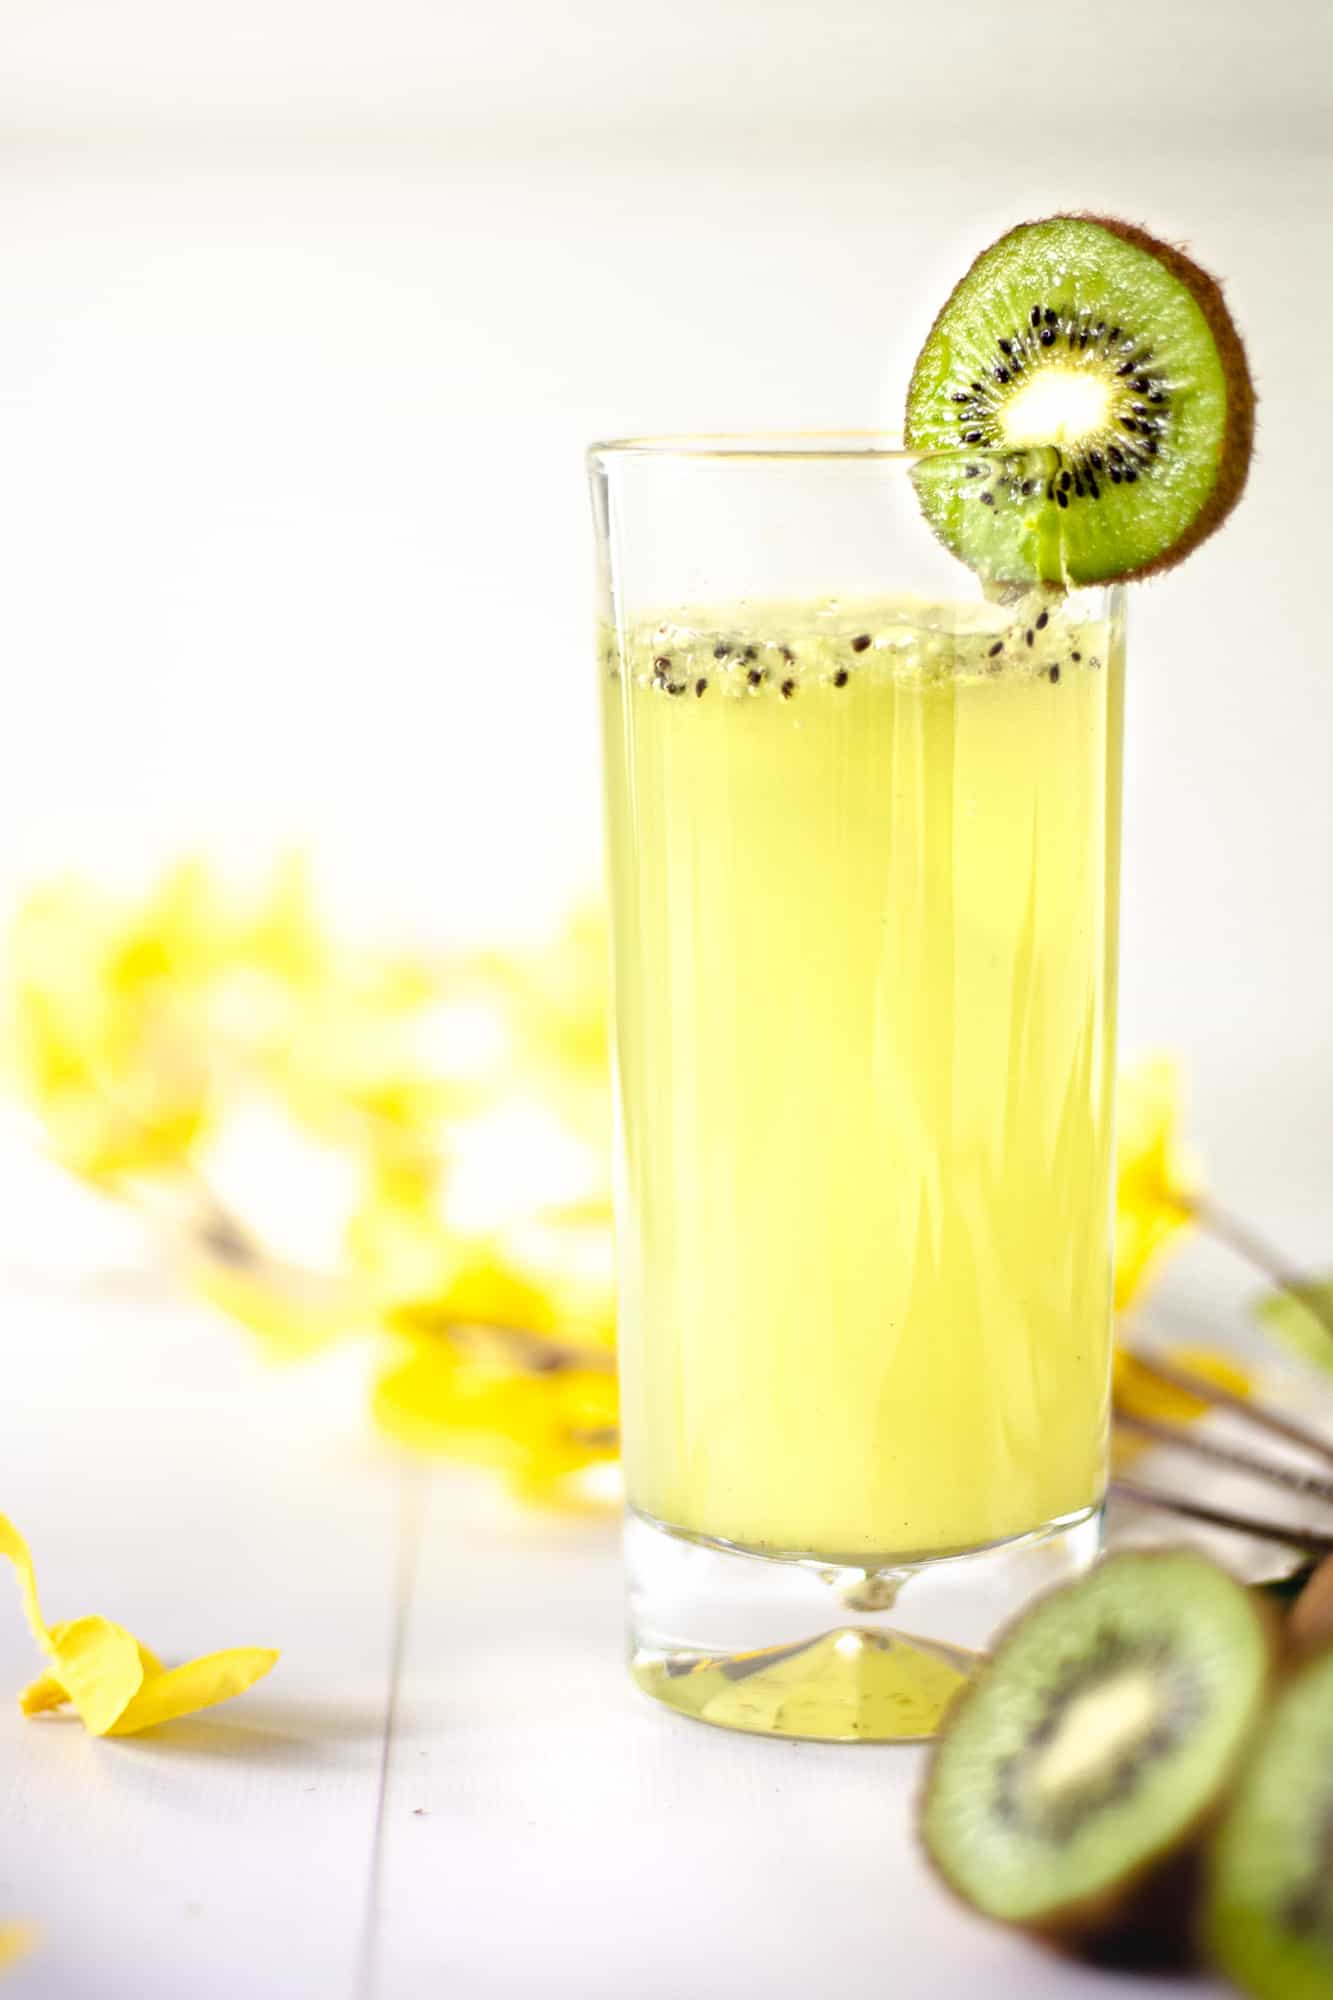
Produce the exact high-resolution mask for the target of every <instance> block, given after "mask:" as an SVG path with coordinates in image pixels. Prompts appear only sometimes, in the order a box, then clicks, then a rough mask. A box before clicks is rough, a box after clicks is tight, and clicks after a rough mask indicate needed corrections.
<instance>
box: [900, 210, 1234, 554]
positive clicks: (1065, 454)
mask: <svg viewBox="0 0 1333 2000" xmlns="http://www.w3.org/2000/svg"><path fill="white" fill-rule="evenodd" d="M905 437H906V442H907V444H908V445H909V446H910V447H912V448H913V449H916V450H920V451H922V452H923V453H943V454H945V456H944V457H941V458H938V459H932V458H924V459H923V460H922V461H921V462H920V463H919V464H918V465H917V466H916V467H914V469H913V470H914V478H915V482H916V486H917V492H918V496H919V498H920V500H921V504H922V507H923V509H924V511H925V514H926V517H927V519H928V520H929V522H930V524H931V526H932V527H933V528H934V530H935V532H936V533H937V535H938V536H939V537H940V539H941V540H942V541H943V542H945V543H946V544H947V546H948V547H949V548H950V549H952V550H953V552H954V553H955V554H956V555H958V556H960V557H961V558H962V560H963V561H964V562H966V563H968V564H969V565H970V566H971V567H972V568H973V569H975V570H976V571H977V572H978V573H979V574H980V575H981V576H982V577H984V578H985V579H987V580H988V581H994V582H997V583H1015V584H1025V585H1026V584H1031V583H1046V584H1054V585H1079V584H1091V583H1100V582H1111V581H1116V580H1123V579H1125V578H1129V577H1140V576H1148V575H1150V574H1151V573H1152V572H1153V571H1155V570H1161V569H1167V568H1169V567H1170V566H1171V565H1172V564H1173V563H1177V562H1179V561H1180V560H1181V558H1182V557H1183V556H1186V555H1188V554H1189V552H1190V550H1191V549H1193V548H1196V547H1197V546H1198V544H1199V543H1200V542H1201V541H1203V539H1204V538H1205V536H1207V535H1210V534H1211V533H1212V531H1213V529H1214V528H1216V527H1218V526H1219V525H1220V523H1221V522H1222V521H1223V520H1224V519H1225V518H1226V516H1227V515H1228V514H1229V513H1230V511H1231V509H1232V508H1233V507H1234V506H1235V504H1236V502H1237V500H1238V499H1239V498H1240V495H1241V490H1242V488H1243V487H1244V484H1245V476H1246V473H1247V472H1248V470H1249V463H1250V454H1251V449H1252V446H1253V439H1254V388H1253V385H1252V383H1251V380H1250V372H1249V368H1248V366H1247V363H1246V359H1245V349H1244V347H1243V346H1242V344H1241V339H1240V335H1239V334H1238V333H1237V331H1236V327H1235V324H1234V322H1233V321H1232V318H1231V315H1230V313H1229V312H1228V311H1227V307H1226V303H1225V301H1224V300H1223V297H1222V293H1221V290H1220V289H1219V287H1218V285H1217V283H1216V280H1215V279H1213V278H1210V277H1209V275H1208V273H1207V272H1206V271H1203V270H1200V268H1199V266H1198V265H1197V264H1195V263H1193V262H1192V261H1191V259H1190V258H1188V257H1187V256H1185V255H1184V253H1183V252H1182V251H1180V250H1177V249H1175V248H1173V247H1172V246H1171V245H1170V244H1167V243H1161V242H1159V241H1158V240H1157V238H1156V237H1153V236H1149V235H1148V234H1147V233H1146V231H1144V230H1142V229H1137V228H1135V227H1134V226H1133V225H1132V224H1130V223H1127V222H1117V221H1114V220H1112V219H1111V218H1109V217H1103V216H1092V215H1055V216H1051V217H1049V218H1048V219H1047V220H1045V221H1043V222H1027V223H1023V224H1021V225H1020V226H1019V227H1018V228H1017V229H1011V230H1010V231H1009V233H1008V234H1007V235H1006V236H1002V237H1001V238H1000V240H999V242H998V243H994V244H992V245H991V247H990V249H989V250H984V251H983V252H982V253H981V255H980V256H979V257H978V258H977V260H976V262H975V263H974V264H973V266H972V268H971V270H970V271H968V273H967V275H966V276H965V277H964V278H963V279H962V280H961V282H960V283H959V284H958V285H957V286H956V287H955V289H954V291H953V293H952V294H951V296H950V298H949V300H948V302H947V304H946V305H945V307H944V309H943V311H942V312H941V313H940V315H939V317H938V319H937V320H936V321H935V324H934V326H933V327H932V328H931V330H930V334H929V336H928V337H927V340H926V344H925V346H924V347H923V348H922V350H921V353H920V355H919V356H918V358H917V362H916V366H915V368H914V369H913V371H912V380H911V384H910V386H909V388H908V394H907V416H906V423H905Z"/></svg>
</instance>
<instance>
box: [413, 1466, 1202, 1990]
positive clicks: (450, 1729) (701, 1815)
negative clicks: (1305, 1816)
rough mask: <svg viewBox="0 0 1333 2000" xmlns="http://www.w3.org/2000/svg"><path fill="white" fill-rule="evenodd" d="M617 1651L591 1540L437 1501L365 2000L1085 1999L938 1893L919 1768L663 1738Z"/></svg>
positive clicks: (849, 1753)
mask: <svg viewBox="0 0 1333 2000" xmlns="http://www.w3.org/2000/svg"><path fill="white" fill-rule="evenodd" d="M620 1627H621V1605H620V1579H619V1574H618V1557H617V1550H616V1547H615V1543H614V1538H613V1536H612V1534H611V1533H610V1531H609V1530H607V1529H596V1528H592V1529H590V1528H589V1527H588V1526H587V1525H586V1524H582V1523H566V1524H554V1523H543V1522H540V1521H532V1522H525V1521H523V1520H522V1519H519V1518H516V1517H509V1518H507V1519H506V1518H504V1517H497V1515H496V1513H495V1511H494V1510H490V1511H488V1510H487V1509H486V1508H485V1506H484V1504H483V1503H482V1502H481V1501H479V1500H475V1499H474V1500H471V1501H467V1500H465V1499H464V1498H463V1497H462V1496H460V1495H459V1494H458V1493H457V1492H456V1491H455V1490H454V1489H452V1488H450V1489H448V1490H447V1491H446V1490H443V1489H439V1488H437V1489H436V1491H435V1492H434V1494H433V1495H432V1501H431V1505H430V1508H429V1511H428V1514H427V1522H426V1532H425V1541H424V1547H423V1553H422V1562H421V1570H420V1577H419V1583H418V1588H417V1591H416V1594H415V1597H414V1600H413V1611H412V1617H411V1621H410V1625H409V1633H408V1646H407V1662H406V1668H405V1672H404V1677H403V1684H402V1695H401V1701H402V1716H403V1721H404V1732H403V1734H402V1736H401V1737H400V1738H399V1739H398V1740H396V1741H395V1743H394V1744H393V1746H392V1749H391V1759H390V1761H391V1779H390V1784H389V1787H388V1793H387V1799H386V1815H385V1855H384V1858H385V1867H384V1886H383V1919H384V1922H383V1932H382V1945H381V1958H380V1965H381V1981H380V1986H379V1988H378V1994H379V2000H418V1996H421V2000H426V1996H427V1995H435V1996H438V1995H439V1994H441V1993H444V1992H448V1993H449V1994H450V1995H451V1996H458V2000H516V1996H527V1995H531V1994H537V1993H540V1994H542V1995H543V1996H546V1997H547V2000H562V1997H563V1996H568V2000H603V1996H605V2000H612V1996H616V2000H619V1996H622V1995H623V1994H624V1993H626V1992H629V1991H632V1992H634V1993H635V1994H636V1995H638V1996H641V2000H654V1997H655V1996H659V1995H660V1996H662V2000H680V1995H681V1994H683V1993H690V1992H697V1991H707V1992H722V1993H725V1992H732V1993H738V1994H746V1995H749V1994H762V1995H763V1996H764V2000H788V1996H790V2000H809V1995H810V1994H811V1993H820V1992H826V1991H829V1990H832V1989H833V1987H834V1986H836V1987H837V1989H838V1990H839V1991H847V1992H872V1991H873V1992H886V1993H888V1992H891V1993H892V1994H893V1995H894V2000H976V1995H977V1994H979V1993H983V1992H984V1993H987V1994H989V1995H991V1996H992V2000H1082V1996H1086V2000H1100V1996H1103V1995H1104V1994H1105V1992H1106V1981H1105V1975H1104V1974H1098V1973H1094V1972H1091V1971H1086V1970H1082V1969H1079V1968H1077V1967H1072V1966H1069V1965H1066V1964H1064V1963H1062V1962H1061V1961H1059V1960H1057V1959H1054V1958H1052V1957H1050V1956H1048V1955H1046V1954H1044V1953H1042V1952H1040V1951H1038V1950H1036V1949H1035V1948H1033V1947H1031V1946H1029V1945H1027V1944H1026V1943H1025V1942H1023V1941H1022V1940H1021V1939H1018V1938H1015V1937H1013V1936H1011V1935H1008V1934H1006V1933H1004V1932H1001V1931H999V1930H996V1929H993V1928H991V1927H989V1926H987V1925H984V1924H982V1923H979V1922H974V1921H973V1920H971V1919H970V1918H969V1917H967V1916H966V1915H964V1914H963V1913H962V1912H961V1911H960V1910H958V1909H957V1908H956V1907H955V1906H954V1905H953V1904H952V1903H951V1902H950V1901H949V1900H948V1899H947V1898H946V1897H945V1896H944V1894H943V1893H942V1892H941V1890H940V1889H939V1888H938V1887H937V1886H936V1884H935V1883H934V1881H933V1880H932V1878H931V1877H930V1875H929V1874H928V1872H927V1871H926V1869H925V1867H924V1865H923V1863H922V1861H921V1858H920V1856H919V1854H918V1852H917V1850H916V1847H915V1844H914V1841H913V1838H912V1830H911V1829H912V1818H913V1796H914V1792H915V1788H916V1785H917V1782H918V1777H919V1772H920V1765H921V1754H920V1753H919V1752H915V1751H910V1750H904V1749H896V1748H888V1747H885V1748H871V1747H869V1746H847V1747H843V1746H826V1745H817V1744H801V1743H779V1742H766V1741H763V1740H759V1739H755V1738H747V1737H741V1736H728V1735H727V1734H725V1733H724V1732H721V1731H719V1730H715V1729H709V1728H706V1727H703V1726H701V1725H699V1724H697V1723H692V1722H689V1721H687V1720H684V1719H682V1718H680V1717H675V1716H671V1715H669V1714H667V1713H666V1712H664V1711H662V1710H659V1709H657V1708H656V1707H654V1706H653V1705H652V1704H651V1703H650V1702H649V1701H647V1700H646V1699H645V1698H644V1697H642V1696H640V1695H639V1694H637V1693H636V1692H635V1691H634V1690H633V1689H632V1687H631V1686H630V1684H629V1682H628V1680H627V1678H626V1676H625V1673H624V1670H623V1667H622V1664H621V1629H620ZM1178 1990H1179V1988H1178V1986H1177V1985H1175V1984H1173V1983H1170V1982H1166V1981H1160V1982H1158V1981H1153V1980H1148V1981H1145V1982H1141V1983H1136V1986H1135V1992H1136V1995H1138V1996H1139V2000H1166V1996H1168V1995H1175V1994H1176V1993H1177V1992H1178ZM1196 1990H1197V1991H1198V1992H1199V1995H1200V2000H1206V1995H1207V1994H1208V1992H1209V1991H1210V1989H1209V1988H1207V1987H1200V1988H1198V1989H1196ZM1214 1990H1215V1989H1214Z"/></svg>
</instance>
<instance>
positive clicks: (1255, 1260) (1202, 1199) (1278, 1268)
mask: <svg viewBox="0 0 1333 2000" xmlns="http://www.w3.org/2000/svg"><path fill="white" fill-rule="evenodd" d="M1190 1214H1191V1215H1192V1216H1193V1218H1194V1220H1195V1222H1196V1223H1197V1224H1198V1226H1199V1228H1200V1229H1202V1230H1204V1231H1205V1232H1206V1234H1207V1235H1209V1236H1211V1237H1213V1238H1214V1239H1215V1240H1216V1241H1217V1242H1218V1243H1225V1244H1226V1246H1227V1248H1228V1250H1234V1251H1235V1252H1236V1254H1237V1256H1239V1257H1243V1258H1244V1259H1245V1261H1246V1262H1247V1263H1248V1264H1253V1265H1254V1268H1255V1269H1256V1270H1257V1271H1262V1272H1263V1274H1264V1276H1265V1277H1266V1278H1268V1279H1270V1280H1271V1282H1272V1283H1273V1284H1274V1285H1276V1286H1277V1289H1278V1290H1279V1291H1280V1292H1286V1293H1287V1294H1288V1296H1289V1297H1290V1298H1293V1299H1295V1300H1297V1302H1298V1303H1299V1304H1300V1305H1303V1306H1304V1307H1305V1310H1306V1311H1307V1312H1308V1313H1309V1315H1310V1317H1311V1319H1312V1320H1314V1321H1315V1323H1316V1324H1317V1325H1318V1326H1320V1327H1322V1328H1323V1330H1324V1332H1325V1333H1326V1334H1327V1335H1328V1336H1329V1338H1330V1339H1331V1340H1333V1302H1330V1301H1328V1300H1327V1299H1325V1298H1323V1297H1322V1296H1321V1294H1320V1293H1319V1291H1318V1290H1317V1289H1316V1288H1315V1286H1313V1285H1312V1284H1311V1282H1310V1280H1309V1279H1308V1278H1307V1277H1305V1276H1304V1275H1303V1274H1302V1273H1301V1272H1300V1271H1297V1270H1296V1269H1294V1267H1293V1266H1292V1265H1290V1264H1289V1263H1288V1262H1287V1260H1286V1258H1285V1257H1284V1256H1283V1255H1282V1253H1281V1251H1280V1250H1275V1249H1274V1248H1273V1245H1272V1244H1271V1243H1269V1242H1267V1241H1266V1240H1265V1239H1264V1238H1263V1237H1262V1236H1260V1235H1258V1234H1257V1233H1256V1232H1255V1231H1254V1230H1253V1229H1251V1228H1250V1226H1249V1224H1248V1223H1246V1222H1242V1221H1241V1220H1240V1219H1239V1217H1237V1216H1234V1215H1232V1214H1231V1212H1230V1210H1229V1209H1225V1208H1219V1207H1218V1205H1217V1203H1216V1202H1215V1201H1213V1200H1212V1199H1211V1197H1209V1196H1206V1195H1196V1196H1194V1197H1193V1199H1192V1200H1191V1202H1190Z"/></svg>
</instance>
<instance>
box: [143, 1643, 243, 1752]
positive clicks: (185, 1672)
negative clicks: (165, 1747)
mask: <svg viewBox="0 0 1333 2000" xmlns="http://www.w3.org/2000/svg"><path fill="white" fill-rule="evenodd" d="M277 1662H278V1655H277V1653H276V1652H275V1651H274V1650H273V1649H272V1648H271V1647H269V1646H233V1647H231V1648H230V1649H229V1651H227V1652H225V1653H209V1654H207V1655H206V1657H205V1658H203V1659H202V1660H191V1661H190V1662H189V1663H188V1665H186V1666H183V1667H171V1668H169V1669H168V1670H167V1671H166V1672H165V1673H158V1674H153V1675H151V1676H150V1677H149V1678H148V1679H147V1680H146V1681H145V1682H144V1685H143V1687H142V1688H141V1689H140V1691H139V1693H138V1694H137V1695H136V1696H135V1697H134V1699H133V1701H131V1702H130V1704H129V1706H128V1707H127V1708H126V1709H125V1711H124V1713H123V1714H122V1715H120V1716H119V1717H118V1719H117V1720H116V1721H115V1722H114V1723H113V1724H112V1725H111V1728H110V1729H109V1730H108V1731H107V1734H108V1735H110V1736H134V1735H137V1734H138V1732H139V1731H140V1730H142V1729H152V1728H155V1727H156V1726H157V1724H158V1723H161V1722H174V1721H176V1719H177V1718H178V1717H180V1716H182V1715H194V1714H196V1713H197V1712H198V1710H199V1709H201V1708H214V1707H216V1705H217V1703H218V1702H220V1701H230V1700H231V1699H232V1697H233V1695H238V1694H244V1693H245V1690H246V1689H247V1688H249V1687H253V1686H254V1684H255V1682H256V1681H258V1680H262V1679H263V1677H264V1675H265V1674H266V1673H268V1672H270V1671H271V1669H272V1668H273V1667H275V1666H276V1665H277Z"/></svg>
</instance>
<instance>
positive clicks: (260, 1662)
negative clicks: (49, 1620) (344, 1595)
mask: <svg viewBox="0 0 1333 2000" xmlns="http://www.w3.org/2000/svg"><path fill="white" fill-rule="evenodd" d="M0 1555H5V1556H8V1557H9V1560H10V1561H11V1562H12V1563H13V1565H14V1567H15V1569H16V1570H17V1571H18V1575H19V1588H20V1590H21V1592H22V1594H23V1608H24V1611H25V1613H26V1615H27V1620H28V1625H29V1627H30V1629H31V1631H32V1635H33V1637H34V1639H35V1640H36V1641H37V1644H38V1645H39V1646H40V1647H41V1649H42V1651H43V1652H44V1653H45V1654H46V1657H47V1659H48V1661H49V1662H50V1666H49V1670H48V1671H47V1672H46V1673H44V1674H43V1675H41V1677H40V1678H39V1679H37V1680H35V1681H33V1682H32V1683H31V1685H30V1686H28V1687H26V1688H25V1689H24V1690H23V1692H22V1694H21V1695H20V1696H19V1706H20V1707H21V1708H22V1710H23V1713H24V1714H25V1715H40V1714H42V1713H43V1712H44V1711H46V1710H47V1709H54V1708H63V1707H65V1706H66V1705H69V1706H71V1707H73V1708H74V1709H75V1711H76V1712H77V1714H78V1716H79V1718H80V1720H81V1721H82V1723H83V1725H84V1727H85V1729H87V1731H88V1733H89V1734H90V1735H91V1736H133V1735H136V1734H137V1733H138V1732H139V1731H140V1730H142V1729H152V1728H153V1727H155V1726H156V1725H157V1724H158V1723H161V1722H173V1721H175V1720H176V1719H177V1717H179V1716H182V1715H192V1714H194V1713H195V1711H196V1710H198V1709H201V1708H211V1707H212V1706H213V1705H214V1703H216V1702H219V1701H228V1700H230V1698H231V1697H232V1696H233V1695H237V1694H243V1693H244V1692H245V1690H246V1688H248V1687H252V1686H253V1685H254V1683H255V1682H256V1681H257V1680H259V1679H261V1678H262V1677H263V1675H265V1674H266V1673H268V1671H269V1670H270V1668H271V1667H273V1666H274V1665H275V1664H276V1662H277V1658H278V1655H277V1654H276V1653H275V1652H272V1651H271V1650H270V1649H269V1648H267V1647H264V1646H236V1647H233V1648H232V1649H231V1650H230V1651H229V1652H225V1653H210V1654H208V1655H207V1656H206V1657H205V1658H203V1659H199V1660H191V1661H190V1662H189V1664H188V1665H187V1666H183V1667H164V1666H163V1665H162V1663H161V1661H160V1660H159V1659H158V1658H157V1656H156V1655H155V1654H153V1653H151V1652H150V1651H149V1650H148V1648H147V1646H145V1645H143V1644H141V1643H140V1641H139V1640H138V1639H136V1638H135V1637H134V1636H133V1634H132V1633H129V1632H127V1631H126V1630H125V1628H124V1626H123V1625H115V1624H113V1623H112V1622H111V1620H110V1619H109V1618H95V1617H94V1618H75V1619H72V1620H70V1621H69V1622H68V1623H66V1624H62V1625H51V1626H48V1625H47V1624H46V1621H45V1620H44V1619H43V1617H42V1610H41V1605H40V1604H39V1603H38V1601H37V1582H36V1578H35V1576H34V1574H33V1567H32V1556H31V1555H30V1553H29V1551H28V1545H27V1543H26V1542H25V1541H24V1539H23V1537H22V1535H20V1534H19V1532H18V1530H17V1528H15V1526H14V1525H13V1523H12V1522H11V1521H8V1520H6V1519H5V1517H4V1515H3V1514H0Z"/></svg>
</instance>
